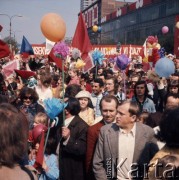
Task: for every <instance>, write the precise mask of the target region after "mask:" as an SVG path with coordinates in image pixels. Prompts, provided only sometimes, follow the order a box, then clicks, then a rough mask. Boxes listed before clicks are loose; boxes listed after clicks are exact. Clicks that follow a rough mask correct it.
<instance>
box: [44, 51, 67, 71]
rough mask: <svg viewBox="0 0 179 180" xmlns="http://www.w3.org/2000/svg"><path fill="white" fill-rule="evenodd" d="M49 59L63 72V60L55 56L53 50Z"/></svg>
mask: <svg viewBox="0 0 179 180" xmlns="http://www.w3.org/2000/svg"><path fill="white" fill-rule="evenodd" d="M48 59H49V61H50V62H55V64H56V66H57V67H58V68H60V69H61V70H62V60H61V59H60V58H58V57H56V56H55V55H54V50H53V48H52V50H51V51H50V53H49V55H48ZM66 70H67V69H66V68H65V67H64V71H66Z"/></svg>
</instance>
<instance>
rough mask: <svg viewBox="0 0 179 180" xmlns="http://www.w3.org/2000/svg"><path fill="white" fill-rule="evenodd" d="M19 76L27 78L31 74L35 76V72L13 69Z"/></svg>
mask: <svg viewBox="0 0 179 180" xmlns="http://www.w3.org/2000/svg"><path fill="white" fill-rule="evenodd" d="M14 71H15V72H16V73H17V74H18V75H19V76H20V77H21V78H23V79H28V78H29V77H31V76H35V75H36V73H35V72H33V71H26V70H17V69H15V70H14Z"/></svg>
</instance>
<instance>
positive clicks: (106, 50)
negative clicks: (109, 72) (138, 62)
mask: <svg viewBox="0 0 179 180" xmlns="http://www.w3.org/2000/svg"><path fill="white" fill-rule="evenodd" d="M32 48H33V50H34V54H36V55H45V45H42V44H40V45H39V44H32ZM92 49H93V50H99V51H101V52H102V53H103V54H104V55H105V57H106V58H110V57H115V56H116V55H117V54H126V55H127V56H128V57H132V56H142V57H143V55H144V47H143V46H139V45H121V48H120V53H117V51H116V45H93V47H92ZM70 50H71V48H70Z"/></svg>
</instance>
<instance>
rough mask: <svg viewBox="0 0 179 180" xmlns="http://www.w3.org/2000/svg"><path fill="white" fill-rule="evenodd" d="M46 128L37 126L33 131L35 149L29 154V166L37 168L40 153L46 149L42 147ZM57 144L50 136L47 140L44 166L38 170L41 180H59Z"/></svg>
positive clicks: (40, 125)
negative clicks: (43, 133)
mask: <svg viewBox="0 0 179 180" xmlns="http://www.w3.org/2000/svg"><path fill="white" fill-rule="evenodd" d="M46 130H47V129H46V127H45V126H44V125H42V124H39V125H37V126H36V127H34V129H33V133H32V134H33V137H34V144H33V145H34V147H33V149H32V150H31V152H30V154H29V165H32V166H35V167H36V165H37V164H36V158H37V156H39V154H38V153H41V152H43V149H44V147H43V148H42V147H41V146H40V144H41V143H43V142H41V141H43V138H42V132H43V131H46ZM56 148H57V142H56V140H55V139H54V138H53V137H52V136H49V137H48V140H47V145H46V148H45V153H44V158H43V163H42V166H40V167H39V166H38V168H37V170H38V173H39V180H57V179H58V178H59V168H58V167H59V166H58V158H57V156H56Z"/></svg>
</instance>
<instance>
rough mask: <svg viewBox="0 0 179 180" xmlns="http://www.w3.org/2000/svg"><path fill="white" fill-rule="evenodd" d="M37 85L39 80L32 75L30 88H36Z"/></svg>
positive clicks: (29, 81)
mask: <svg viewBox="0 0 179 180" xmlns="http://www.w3.org/2000/svg"><path fill="white" fill-rule="evenodd" d="M36 85H37V80H36V79H35V78H34V77H30V78H29V79H28V85H27V87H29V88H34V87H35V86H36Z"/></svg>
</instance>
